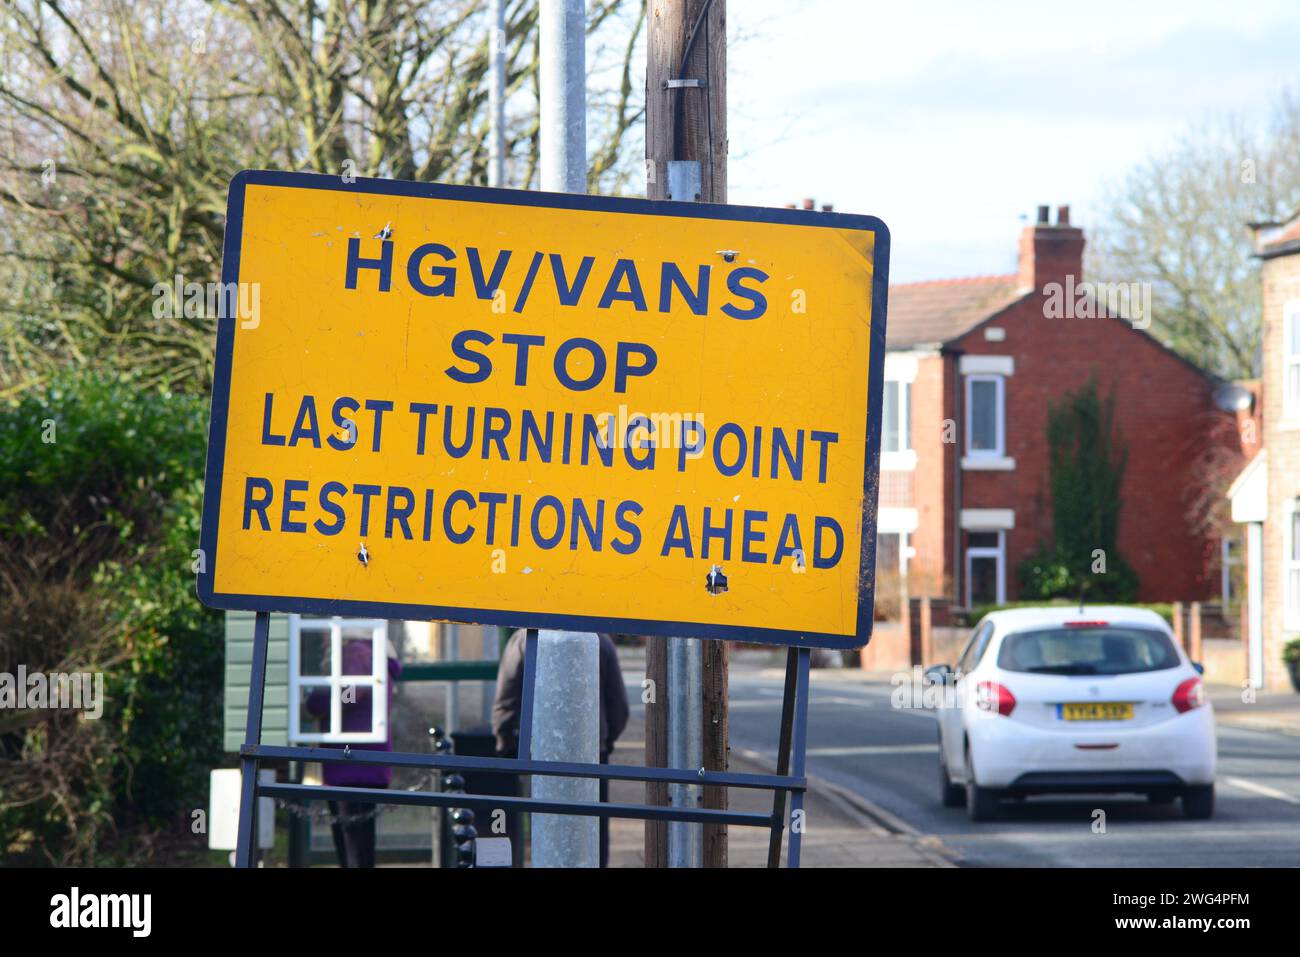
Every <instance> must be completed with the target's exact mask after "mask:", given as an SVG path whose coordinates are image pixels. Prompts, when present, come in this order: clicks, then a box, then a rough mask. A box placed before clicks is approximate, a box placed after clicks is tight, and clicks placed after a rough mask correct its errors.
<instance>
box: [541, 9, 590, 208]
mask: <svg viewBox="0 0 1300 957" xmlns="http://www.w3.org/2000/svg"><path fill="white" fill-rule="evenodd" d="M538 12H539V18H538V29H539V33H540V42H541V59H542V62H541V75H540V77H539V82H540V86H541V98H542V102H541V108H542V109H541V131H540V134H541V152H542V155H541V167H542V189H544V190H548V191H550V192H555V193H585V192H586V191H587V66H586V63H587V54H586V50H587V11H586V8H585V6H584V3H583V0H541V7H540V8H539V11H538Z"/></svg>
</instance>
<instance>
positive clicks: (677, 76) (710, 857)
mask: <svg viewBox="0 0 1300 957" xmlns="http://www.w3.org/2000/svg"><path fill="white" fill-rule="evenodd" d="M649 21H650V23H649V34H648V38H647V50H646V59H647V66H646V96H645V101H646V137H645V139H646V195H647V196H648V197H649V198H650V199H668V198H669V197H668V163H669V162H670V161H672V160H694V161H696V162H698V163H699V164H700V167H701V169H700V186H701V191H700V195H699V196H698V197H697V198H698V200H699V201H700V202H705V203H725V202H726V201H727V3H726V0H650V10H649ZM692 34H693V39H692ZM688 44H689V45H690V50H689V53H688V51H687V45H688ZM684 58H685V61H684V62H685V65H684V67H683V59H684ZM683 80H684V81H687V85H680V84H679V83H678V82H677V81H683ZM669 81H674V83H673V85H672V86H670V85H669ZM686 198H688V199H689V198H690V197H686ZM670 640H671V639H666V638H650V639H649V640H648V642H647V645H646V677H647V678H648V679H649V680H650V681H651V682H653V684H652V685H651V687H652V688H653V689H654V695H655V697H654V702H653V703H647V705H646V733H645V763H646V765H647V766H649V767H665V766H667V764H668V734H667V730H668V720H667V719H668V698H667V694H668V691H669V689H668V687H667V680H666V679H667V674H668V644H667V642H668V641H670ZM703 653H704V660H703V674H704V714H703V721H704V766H705V768H706V769H708V770H710V771H725V770H726V769H727V747H728V745H727V646H726V643H725V642H722V641H705V642H703ZM646 803H647V804H659V805H666V804H667V803H668V788H667V786H666V785H662V784H647V785H646ZM704 806H705V807H709V808H725V807H726V806H727V791H726V788H718V787H706V788H705V789H704ZM667 861H668V828H667V825H666V824H664V823H663V822H657V821H646V824H645V864H646V867H665V866H666V865H667ZM704 866H705V867H726V866H727V829H726V826H725V825H713V824H709V825H705V827H704Z"/></svg>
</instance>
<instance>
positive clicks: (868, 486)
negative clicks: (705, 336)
mask: <svg viewBox="0 0 1300 957" xmlns="http://www.w3.org/2000/svg"><path fill="white" fill-rule="evenodd" d="M249 186H280V187H289V188H295V189H313V190H329V191H343V192H352V193H363V194H377V195H385V196H402V197H413V198H424V199H447V200H457V201H469V202H477V203H492V204H504V205H514V206H528V207H544V208H552V209H568V210H585V211H594V212H607V213H627V214H635V215H639V216H645V215H651V216H667V217H677V218H684V219H697V220H698V219H713V220H726V221H735V222H749V223H774V224H784V225H796V226H808V227H823V228H836V229H854V230H863V231H868V232H871V233H873V234H874V239H873V243H874V246H873V253H872V263H873V272H872V278H871V318H870V351H869V368H867V369H866V370H864V371H865V373H866V375H867V394H868V396H870V397H877V401H874V402H868V409H867V414H866V427H867V430H866V445H865V455H864V463H863V466H864V468H863V477H862V489H863V498H862V509H861V512H862V514H861V527H860V548H859V555H858V562H859V564H858V604H857V620H856V622H855V631H854V634H839V633H817V632H811V631H797V630H789V629H778V628H767V627H754V626H740V625H734V624H719V623H711V622H688V621H679V620H668V621H665V620H659V619H639V618H630V617H602V616H588V615H579V614H567V613H566V614H554V613H548V612H546V611H543V610H540V609H526V610H504V609H500V608H470V607H455V606H446V605H433V604H408V603H398V602H386V601H356V600H347V599H337V598H329V597H326V596H311V597H304V596H302V595H298V596H267V595H241V594H230V593H224V592H218V591H216V589H215V582H216V578H215V575H216V569H217V563H218V561H219V559H220V556H219V555H218V554H217V541H218V521H219V517H220V503H221V496H222V484H223V470H224V465H225V455H226V445H227V442H226V438H227V431H228V426H229V422H228V415H229V406H230V394H231V369H232V362H233V355H234V343H235V329H236V325H235V324H236V322H237V321H238V316H235V315H231V316H221V317H219V318H218V320H217V344H216V358H215V368H214V379H213V387H212V417H211V423H210V429H209V440H208V459H207V468H206V474H205V494H204V502H203V522H202V530H201V533H200V547H201V548H202V551H203V554H204V555H205V556H206V562H205V567H204V570H203V571H202V572H201V573H200V574H199V576H198V593H199V598H200V600H201V601H202V602H203V603H204V604H205V605H208V606H210V607H213V608H222V609H227V610H243V611H254V612H289V613H293V612H297V613H303V614H314V615H325V616H341V617H344V618H403V619H412V620H420V621H428V620H442V621H457V622H466V623H473V624H483V625H499V626H505V627H511V628H525V629H527V628H547V629H556V630H568V631H585V632H602V631H603V632H615V633H623V634H638V635H658V636H666V637H691V638H712V639H728V640H735V641H748V642H759V643H766V644H775V645H783V646H789V645H799V646H808V647H821V648H835V649H848V648H857V647H861V646H862V645H865V644H866V643H867V642H868V641H869V640H870V638H871V630H872V624H873V620H874V599H875V554H876V515H877V505H878V501H877V499H878V491H879V470H880V438H881V402H880V401H879V400H878V397H879V396H881V395H882V394H883V388H884V365H885V361H884V360H885V315H886V304H887V296H888V288H889V287H888V272H889V247H890V239H889V230H888V228H887V227H886V226H885V224H884V223H882V222H881V221H880V220H879V219H877V218H876V217H874V216H862V215H855V214H847V213H829V212H816V211H809V210H799V209H774V208H763V207H752V206H731V205H716V204H708V203H685V202H672V201H651V200H643V199H624V198H612V197H600V196H587V195H577V194H567V193H543V192H534V191H524V190H511V189H488V188H482V187H471V186H449V185H443V184H437V183H414V182H405V181H398V180H377V179H364V178H355V179H354V180H353V181H352V182H345V181H344V179H343V178H342V177H339V176H327V175H322V174H316V173H285V172H273V171H265V170H245V171H243V172H241V173H239V174H237V175H236V176H235V177H234V179H233V180H232V181H231V184H230V193H229V199H228V206H227V218H226V233H225V243H224V248H223V261H222V272H221V281H222V283H223V285H225V286H226V287H227V288H231V284H238V283H239V280H240V261H241V251H242V240H243V229H244V203H245V193H246V189H247V187H249ZM230 520H232V519H231V518H230V517H229V516H227V521H230ZM701 576H702V577H703V573H701Z"/></svg>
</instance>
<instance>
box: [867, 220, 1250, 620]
mask: <svg viewBox="0 0 1300 957" xmlns="http://www.w3.org/2000/svg"><path fill="white" fill-rule="evenodd" d="M1084 243H1085V240H1084V234H1083V230H1081V229H1079V228H1078V227H1075V226H1072V225H1070V222H1069V208H1068V207H1065V206H1062V207H1060V208H1059V210H1058V213H1057V220H1056V222H1055V223H1051V222H1049V216H1048V208H1047V207H1045V206H1044V207H1039V212H1038V218H1037V222H1035V223H1034V224H1033V225H1031V226H1027V227H1026V228H1025V229H1024V230H1023V233H1022V235H1021V238H1020V256H1019V270H1018V272H1017V273H1015V274H1013V275H1005V276H980V277H974V278H970V279H952V280H940V281H936V282H920V283H909V284H903V285H897V286H893V287H891V288H890V291H889V324H888V336H887V348H888V352H887V355H886V359H885V379H886V383H885V399H884V406H883V416H884V425H883V426H882V458H881V482H880V515H879V527H878V531H879V539H878V552H877V554H878V563H877V567H878V569H880V570H881V571H882V572H883V571H884V570H886V569H889V570H892V568H893V567H894V566H895V564H896V567H897V568H898V570H899V572H900V573H901V574H903V575H905V576H906V577H907V579H908V581H909V590H910V591H911V593H912V594H914V595H915V594H921V593H928V594H931V595H948V596H950V597H951V598H952V599H953V601H954V602H955V603H956V604H957V605H959V606H968V605H970V604H978V603H981V602H984V601H1010V600H1015V599H1016V598H1017V597H1019V596H1018V584H1017V580H1016V574H1015V572H1016V568H1017V566H1018V565H1019V564H1020V562H1021V561H1022V560H1023V559H1025V558H1026V557H1027V556H1029V555H1030V554H1031V553H1033V552H1034V551H1036V550H1037V548H1038V547H1039V545H1040V544H1043V543H1046V542H1050V540H1051V536H1052V511H1051V506H1052V502H1051V490H1050V484H1049V475H1048V448H1047V440H1046V427H1047V412H1048V402H1049V400H1052V399H1055V398H1058V397H1060V396H1062V395H1063V394H1064V393H1066V392H1067V391H1070V390H1074V389H1077V388H1079V387H1080V386H1082V385H1084V384H1085V383H1086V382H1087V380H1088V379H1089V377H1090V376H1096V378H1097V380H1098V383H1099V386H1100V391H1101V394H1102V395H1103V396H1106V395H1108V394H1110V393H1111V390H1112V389H1113V390H1114V395H1115V397H1116V413H1115V415H1116V429H1117V431H1118V432H1119V434H1120V436H1121V437H1122V438H1123V439H1124V440H1125V441H1126V442H1127V444H1128V450H1129V455H1128V466H1127V470H1126V472H1125V475H1124V482H1123V493H1122V494H1123V506H1122V513H1121V516H1120V524H1121V528H1120V533H1119V550H1120V553H1121V555H1122V557H1123V559H1124V560H1125V561H1127V562H1128V564H1129V565H1130V566H1132V568H1133V569H1134V571H1135V572H1136V573H1137V575H1138V577H1139V581H1140V593H1139V598H1140V600H1142V601H1169V600H1184V601H1187V600H1198V599H1207V598H1211V597H1217V595H1218V593H1219V590H1220V587H1221V584H1220V577H1219V569H1218V564H1219V550H1220V543H1219V541H1217V540H1216V536H1213V535H1211V534H1208V533H1206V532H1204V531H1201V530H1199V528H1200V525H1199V524H1198V522H1197V521H1195V520H1194V519H1193V518H1192V516H1191V513H1192V511H1193V510H1194V509H1195V507H1196V502H1197V501H1198V500H1199V499H1202V498H1204V492H1205V488H1206V486H1207V484H1212V483H1208V482H1207V479H1206V478H1205V476H1204V475H1202V474H1201V471H1200V463H1201V462H1202V460H1203V459H1204V458H1205V455H1206V452H1207V449H1208V448H1209V447H1210V446H1217V447H1218V449H1219V452H1220V453H1221V454H1222V453H1223V451H1224V449H1225V447H1226V448H1227V450H1228V454H1230V455H1236V454H1239V452H1240V446H1239V439H1238V434H1237V429H1236V426H1235V421H1234V418H1233V416H1232V415H1230V414H1227V413H1224V412H1222V411H1220V410H1219V409H1218V407H1217V406H1216V404H1215V402H1214V398H1213V396H1214V393H1215V390H1216V388H1218V387H1220V386H1222V384H1223V383H1222V382H1220V381H1219V380H1217V379H1215V378H1214V377H1212V376H1210V375H1208V374H1207V373H1205V372H1203V371H1202V370H1200V369H1198V368H1197V367H1196V366H1194V365H1192V364H1191V363H1189V362H1187V361H1185V360H1184V359H1182V358H1180V357H1179V356H1177V355H1175V354H1174V353H1173V352H1171V351H1169V350H1168V349H1166V348H1165V347H1164V346H1162V345H1160V344H1159V343H1158V342H1157V341H1156V340H1155V339H1154V338H1152V337H1151V336H1150V335H1148V334H1147V333H1146V332H1145V331H1143V330H1142V329H1141V328H1138V326H1142V325H1145V324H1146V322H1144V321H1143V320H1141V319H1140V318H1137V313H1135V312H1132V311H1129V312H1127V313H1126V314H1129V315H1134V316H1135V320H1134V321H1133V322H1129V321H1125V320H1123V319H1119V318H1113V316H1115V315H1118V314H1119V312H1118V311H1116V310H1114V309H1113V301H1112V310H1111V311H1109V312H1108V311H1107V309H1106V308H1105V303H1106V302H1107V298H1106V296H1105V295H1102V296H1100V297H1099V300H1100V302H1101V303H1102V307H1101V308H1100V309H1099V310H1098V309H1097V306H1096V304H1097V301H1098V297H1094V298H1093V299H1092V300H1091V301H1092V303H1093V306H1092V307H1089V306H1088V305H1087V304H1086V303H1085V298H1086V297H1084V296H1082V294H1083V293H1086V292H1087V291H1088V288H1087V287H1081V283H1082V282H1083V251H1084ZM1056 284H1059V285H1056ZM1076 295H1078V296H1081V297H1080V298H1077V303H1078V308H1074V306H1073V304H1074V303H1075V301H1076ZM1063 298H1064V300H1065V302H1066V306H1067V314H1069V315H1073V316H1074V317H1071V318H1066V317H1062V316H1061V315H1060V308H1059V307H1060V305H1061V302H1062V299H1063ZM1095 311H1100V312H1102V313H1103V316H1102V317H1100V318H1088V317H1087V316H1090V315H1091V314H1092V313H1093V312H1095ZM1080 315H1082V316H1084V317H1079V316H1080ZM1145 315H1146V317H1147V320H1146V321H1147V322H1149V315H1150V311H1149V308H1148V309H1147V311H1146V313H1145ZM1241 461H1244V459H1242V460H1241Z"/></svg>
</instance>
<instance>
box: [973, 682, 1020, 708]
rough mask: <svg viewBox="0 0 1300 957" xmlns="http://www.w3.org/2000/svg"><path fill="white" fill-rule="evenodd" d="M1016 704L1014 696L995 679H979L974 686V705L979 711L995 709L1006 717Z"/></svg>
mask: <svg viewBox="0 0 1300 957" xmlns="http://www.w3.org/2000/svg"><path fill="white" fill-rule="evenodd" d="M1015 706H1016V696H1015V695H1013V694H1012V693H1011V690H1010V689H1009V688H1007V687H1006V686H1004V685H1000V684H998V683H997V682H996V681H981V682H980V683H979V684H977V685H976V686H975V707H977V708H979V709H980V710H981V711H996V712H997V713H998V714H1000V715H1002V716H1003V717H1006V716H1007V715H1009V714H1011V712H1012V710H1013V709H1014V708H1015Z"/></svg>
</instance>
